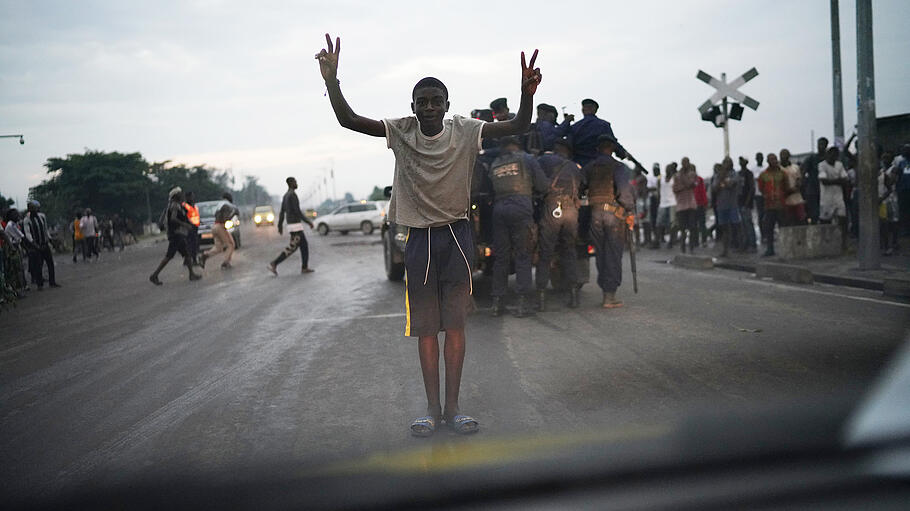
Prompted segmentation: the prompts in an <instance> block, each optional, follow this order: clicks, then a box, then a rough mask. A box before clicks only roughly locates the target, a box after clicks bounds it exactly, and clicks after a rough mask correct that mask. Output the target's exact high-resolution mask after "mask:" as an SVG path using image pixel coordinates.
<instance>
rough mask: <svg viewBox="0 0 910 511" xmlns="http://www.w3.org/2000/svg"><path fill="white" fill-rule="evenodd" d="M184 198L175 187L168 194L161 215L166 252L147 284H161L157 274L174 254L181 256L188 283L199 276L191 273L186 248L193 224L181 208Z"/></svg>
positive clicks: (191, 269)
mask: <svg viewBox="0 0 910 511" xmlns="http://www.w3.org/2000/svg"><path fill="white" fill-rule="evenodd" d="M183 202H184V196H183V190H182V189H181V188H180V187H179V186H177V187H175V188H173V189H172V190H171V191H170V192H169V193H168V204H167V209H165V210H164V213H163V215H162V216H163V217H164V220H163V223H164V224H165V225H166V228H167V252H166V253H165V254H164V259H162V260H161V262H160V263H158V268H156V269H155V271H154V272H153V273H152V274H151V275H150V276H149V282H151V283H152V284H155V285H156V286H160V285H161V284H162V282H161V281H160V280H158V274H160V273H161V270H163V269H164V267H165V266H167V263H169V262H170V261H171V259H173V258H174V256H175V255H176V254H178V253H179V254H180V255H181V256H183V265H184V266H186V269H187V271H188V272H189V278H190V281H194V280H199V279H201V278H202V276H201V275H198V274H196V273H195V272H193V261H192V260H191V259H190V254H189V252H188V251H187V248H186V237H187V235H188V234H189V233H190V231H191V229H192V227H193V224H191V223H190V221H189V220H188V219H187V217H186V208H184V207H183Z"/></svg>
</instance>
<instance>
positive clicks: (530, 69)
mask: <svg viewBox="0 0 910 511" xmlns="http://www.w3.org/2000/svg"><path fill="white" fill-rule="evenodd" d="M326 37H328V36H326ZM329 48H331V46H329ZM536 60H537V50H534V54H533V55H531V63H530V64H525V52H521V92H522V94H529V95H531V96H533V95H534V93H535V92H537V85H538V84H540V81H541V80H542V79H543V75H541V74H540V68H539V67H538V68H535V67H534V61H536ZM336 61H337V56H336Z"/></svg>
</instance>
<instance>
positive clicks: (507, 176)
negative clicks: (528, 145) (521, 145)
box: [490, 151, 532, 200]
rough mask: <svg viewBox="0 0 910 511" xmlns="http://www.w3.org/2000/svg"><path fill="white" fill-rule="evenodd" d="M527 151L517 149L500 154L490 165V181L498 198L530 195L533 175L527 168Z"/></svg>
mask: <svg viewBox="0 0 910 511" xmlns="http://www.w3.org/2000/svg"><path fill="white" fill-rule="evenodd" d="M524 157H525V153H523V152H521V151H516V152H514V153H507V154H503V155H501V156H499V157H498V158H496V159H495V160H493V164H492V165H491V166H490V181H492V182H493V193H494V194H495V197H496V200H499V199H502V198H505V197H509V196H512V195H524V196H526V197H530V196H531V193H532V184H531V175H530V174H529V173H528V170H527V168H525V161H524Z"/></svg>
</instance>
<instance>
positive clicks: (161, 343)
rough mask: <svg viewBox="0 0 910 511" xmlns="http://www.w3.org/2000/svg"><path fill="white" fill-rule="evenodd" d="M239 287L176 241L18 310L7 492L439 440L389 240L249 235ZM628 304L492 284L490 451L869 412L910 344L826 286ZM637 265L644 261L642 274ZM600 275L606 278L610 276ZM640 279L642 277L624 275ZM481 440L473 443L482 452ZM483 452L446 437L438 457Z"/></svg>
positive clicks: (483, 300) (0, 447) (9, 395)
mask: <svg viewBox="0 0 910 511" xmlns="http://www.w3.org/2000/svg"><path fill="white" fill-rule="evenodd" d="M243 235H244V247H243V249H241V250H240V251H238V252H237V253H236V254H235V258H234V266H235V268H234V269H233V270H230V271H222V270H220V269H218V264H217V263H218V259H217V258H216V259H214V260H213V263H214V264H210V265H209V268H208V269H207V270H205V277H204V279H203V280H202V281H200V282H188V281H187V279H186V275H185V273H184V272H183V270H182V269H181V268H180V267H179V265H178V263H177V261H173V262H172V263H171V265H170V266H169V267H168V268H167V269H166V270H165V271H164V272H163V274H162V277H161V279H162V280H163V281H164V283H165V284H164V286H162V287H155V286H152V285H151V284H150V283H149V282H148V281H147V277H148V274H149V273H150V272H151V271H152V269H153V268H154V266H155V264H156V263H157V261H158V260H159V258H160V257H161V255H162V254H163V252H164V249H165V244H163V243H158V244H151V245H146V246H140V247H132V248H130V249H128V250H127V251H125V252H123V253H122V254H121V253H113V254H109V253H105V254H104V257H103V259H102V260H101V261H100V262H98V263H93V264H83V263H79V264H76V265H73V264H71V263H70V262H69V261H68V259H66V258H58V263H59V264H58V281H59V282H60V283H61V284H62V285H63V286H64V287H63V288H62V289H58V290H45V291H43V292H42V293H37V292H33V293H31V296H30V297H28V298H27V299H26V300H24V301H22V302H21V303H20V304H19V306H18V307H17V308H16V309H14V310H11V311H5V312H3V313H2V314H0V460H2V461H0V481H2V483H0V484H2V487H3V493H5V494H6V495H8V496H13V497H23V496H26V495H47V494H52V493H53V492H58V491H62V490H66V489H71V488H76V487H79V485H80V484H84V483H85V482H87V481H93V482H99V481H101V482H116V481H119V480H122V479H124V478H128V477H130V476H134V475H136V474H141V473H143V472H144V471H161V470H165V469H173V470H177V471H181V472H182V473H189V474H192V473H199V472H206V471H219V470H221V471H225V470H227V471H243V470H250V469H251V467H257V466H263V465H269V464H273V463H277V462H279V461H287V460H293V461H294V462H296V463H301V464H307V463H311V462H314V461H315V460H319V461H326V460H343V459H350V458H352V457H359V456H365V455H371V454H374V453H380V452H385V451H389V450H395V449H400V448H405V447H409V446H413V445H415V444H418V443H419V442H427V440H423V439H414V438H412V437H410V436H409V434H408V430H407V425H408V423H409V421H410V420H411V419H412V418H414V417H416V416H418V415H423V413H422V412H423V411H424V408H425V398H424V392H423V386H422V384H421V380H420V372H419V367H418V363H417V350H416V345H415V342H414V341H413V340H411V339H408V338H405V337H403V336H402V333H403V328H404V314H403V301H404V296H403V295H404V290H403V285H402V283H398V282H389V281H387V280H386V279H385V277H384V274H383V269H382V251H381V245H379V237H378V235H376V234H374V235H372V236H364V235H362V234H359V233H354V234H351V235H348V236H340V235H338V234H333V235H330V236H328V237H320V236H318V235H316V234H315V233H308V237H309V240H310V247H311V266H312V267H313V268H315V269H316V272H315V273H313V274H309V275H301V274H300V273H299V259H298V258H297V257H298V256H294V257H292V258H291V259H290V260H288V261H286V262H285V263H284V264H282V265H281V266H280V267H279V273H280V275H279V276H278V277H277V278H273V277H272V276H271V275H270V274H269V273H268V272H267V271H266V268H265V266H266V263H267V261H268V260H270V259H271V258H272V257H274V256H275V255H276V254H277V252H278V251H279V250H280V249H281V247H282V246H283V245H284V243H286V238H285V237H280V236H279V235H278V233H277V232H275V231H274V230H273V229H261V230H257V229H253V228H246V229H245V231H244V233H243ZM639 257H640V262H639V278H640V289H641V291H640V293H639V294H638V295H632V293H631V289H630V288H631V286H630V283H629V282H628V281H627V283H626V284H625V285H624V286H623V288H622V290H621V295H622V298H624V299H625V300H626V307H625V308H622V309H617V310H611V311H605V310H602V309H600V308H599V307H598V304H599V302H598V300H599V297H600V296H599V290H597V289H596V288H595V286H594V285H593V284H588V285H586V286H585V287H584V289H583V290H582V301H583V305H582V307H581V308H579V309H576V310H569V309H567V308H566V307H565V306H564V305H563V300H564V298H563V297H559V296H558V297H555V298H553V299H552V300H551V303H552V307H551V310H550V311H548V312H546V313H541V314H538V315H537V316H535V317H533V318H527V319H519V318H515V317H511V316H505V317H502V318H493V317H490V316H489V313H488V311H487V310H486V309H487V308H488V307H489V299H488V298H487V297H486V295H487V294H488V290H489V282H488V281H484V280H483V279H482V278H480V279H478V281H477V282H476V285H475V294H476V301H477V305H478V307H479V311H478V312H477V313H475V314H474V315H473V316H472V317H471V318H470V319H469V325H468V328H467V337H468V353H467V360H466V364H465V370H464V375H463V378H464V381H463V385H462V397H461V405H462V409H463V411H464V412H465V413H469V414H471V415H474V416H475V417H477V418H478V419H479V420H480V422H481V428H482V431H481V433H480V434H479V435H480V436H487V437H489V436H509V435H514V434H516V433H518V434H547V433H551V432H564V431H583V430H589V429H592V428H594V429H599V428H627V429H628V428H633V429H634V428H636V427H639V426H642V427H644V426H648V425H654V424H665V423H671V422H674V421H680V420H684V419H686V418H687V417H690V416H692V415H693V414H696V413H698V412H700V411H703V410H717V409H727V408H737V407H744V406H763V405H766V404H767V405H769V406H770V405H774V404H775V403H781V402H788V401H792V400H803V401H805V400H806V399H814V398H816V397H819V398H821V397H831V396H834V397H836V398H839V399H844V400H856V399H858V398H859V397H860V395H861V391H862V389H863V388H864V387H865V386H867V385H868V384H869V382H870V381H871V380H872V378H873V377H874V375H875V374H876V373H877V371H879V370H880V369H881V368H882V366H883V364H884V363H885V361H886V360H887V359H888V357H889V356H890V355H891V354H892V353H893V351H894V350H895V348H896V347H897V346H899V344H900V343H901V339H902V338H903V337H904V336H905V335H906V333H907V331H908V327H910V305H908V304H907V303H900V302H894V301H890V300H887V299H883V298H881V295H880V294H877V293H873V292H867V291H862V290H852V289H846V288H837V287H830V286H824V285H813V286H789V285H783V284H777V283H771V282H765V281H759V280H755V279H754V277H752V276H750V275H748V274H745V273H737V272H732V271H725V270H713V271H709V272H698V271H691V270H683V269H677V268H674V267H671V266H669V265H667V264H664V263H660V262H656V261H654V259H655V258H656V256H655V255H653V253H649V252H647V251H645V252H642V253H640V254H639ZM626 263H627V264H628V261H626ZM592 273H593V264H592ZM628 276H629V273H628V268H627V273H626V277H627V278H628ZM474 438H476V437H474ZM456 441H468V442H469V441H471V440H470V439H469V438H466V439H462V438H456V437H454V436H453V435H451V434H448V433H441V434H440V435H437V437H436V438H433V439H431V440H429V442H456Z"/></svg>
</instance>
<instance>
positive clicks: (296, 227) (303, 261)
mask: <svg viewBox="0 0 910 511" xmlns="http://www.w3.org/2000/svg"><path fill="white" fill-rule="evenodd" d="M285 182H286V183H287V184H288V191H287V192H285V193H284V198H283V199H281V212H280V213H278V234H283V225H284V222H285V220H287V229H288V232H289V233H290V234H291V242H290V243H288V246H287V247H285V249H284V250H282V251H281V253H280V254H278V257H276V258H275V259H274V260H273V261H272V262H270V263H269V271H270V272H272V275H275V276H276V277H277V276H278V265H279V264H281V261H284V260H285V259H287V258H288V257H290V256H291V255H293V254H294V252H295V251H296V250H298V249H299V250H300V273H313V272H314V271H315V270H313V269H312V268H310V248H309V246H308V245H307V241H306V236H305V235H304V234H303V224H304V223H306V224H307V225H309V226H310V229H311V230H312V229H313V222H312V220H310V219H309V218H307V217H306V215H304V214H303V213H302V212H301V211H300V201H299V200H298V199H297V192H295V191H294V190H296V189H297V180H296V179H294V178H293V177H289V178H287V179H286V180H285Z"/></svg>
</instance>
